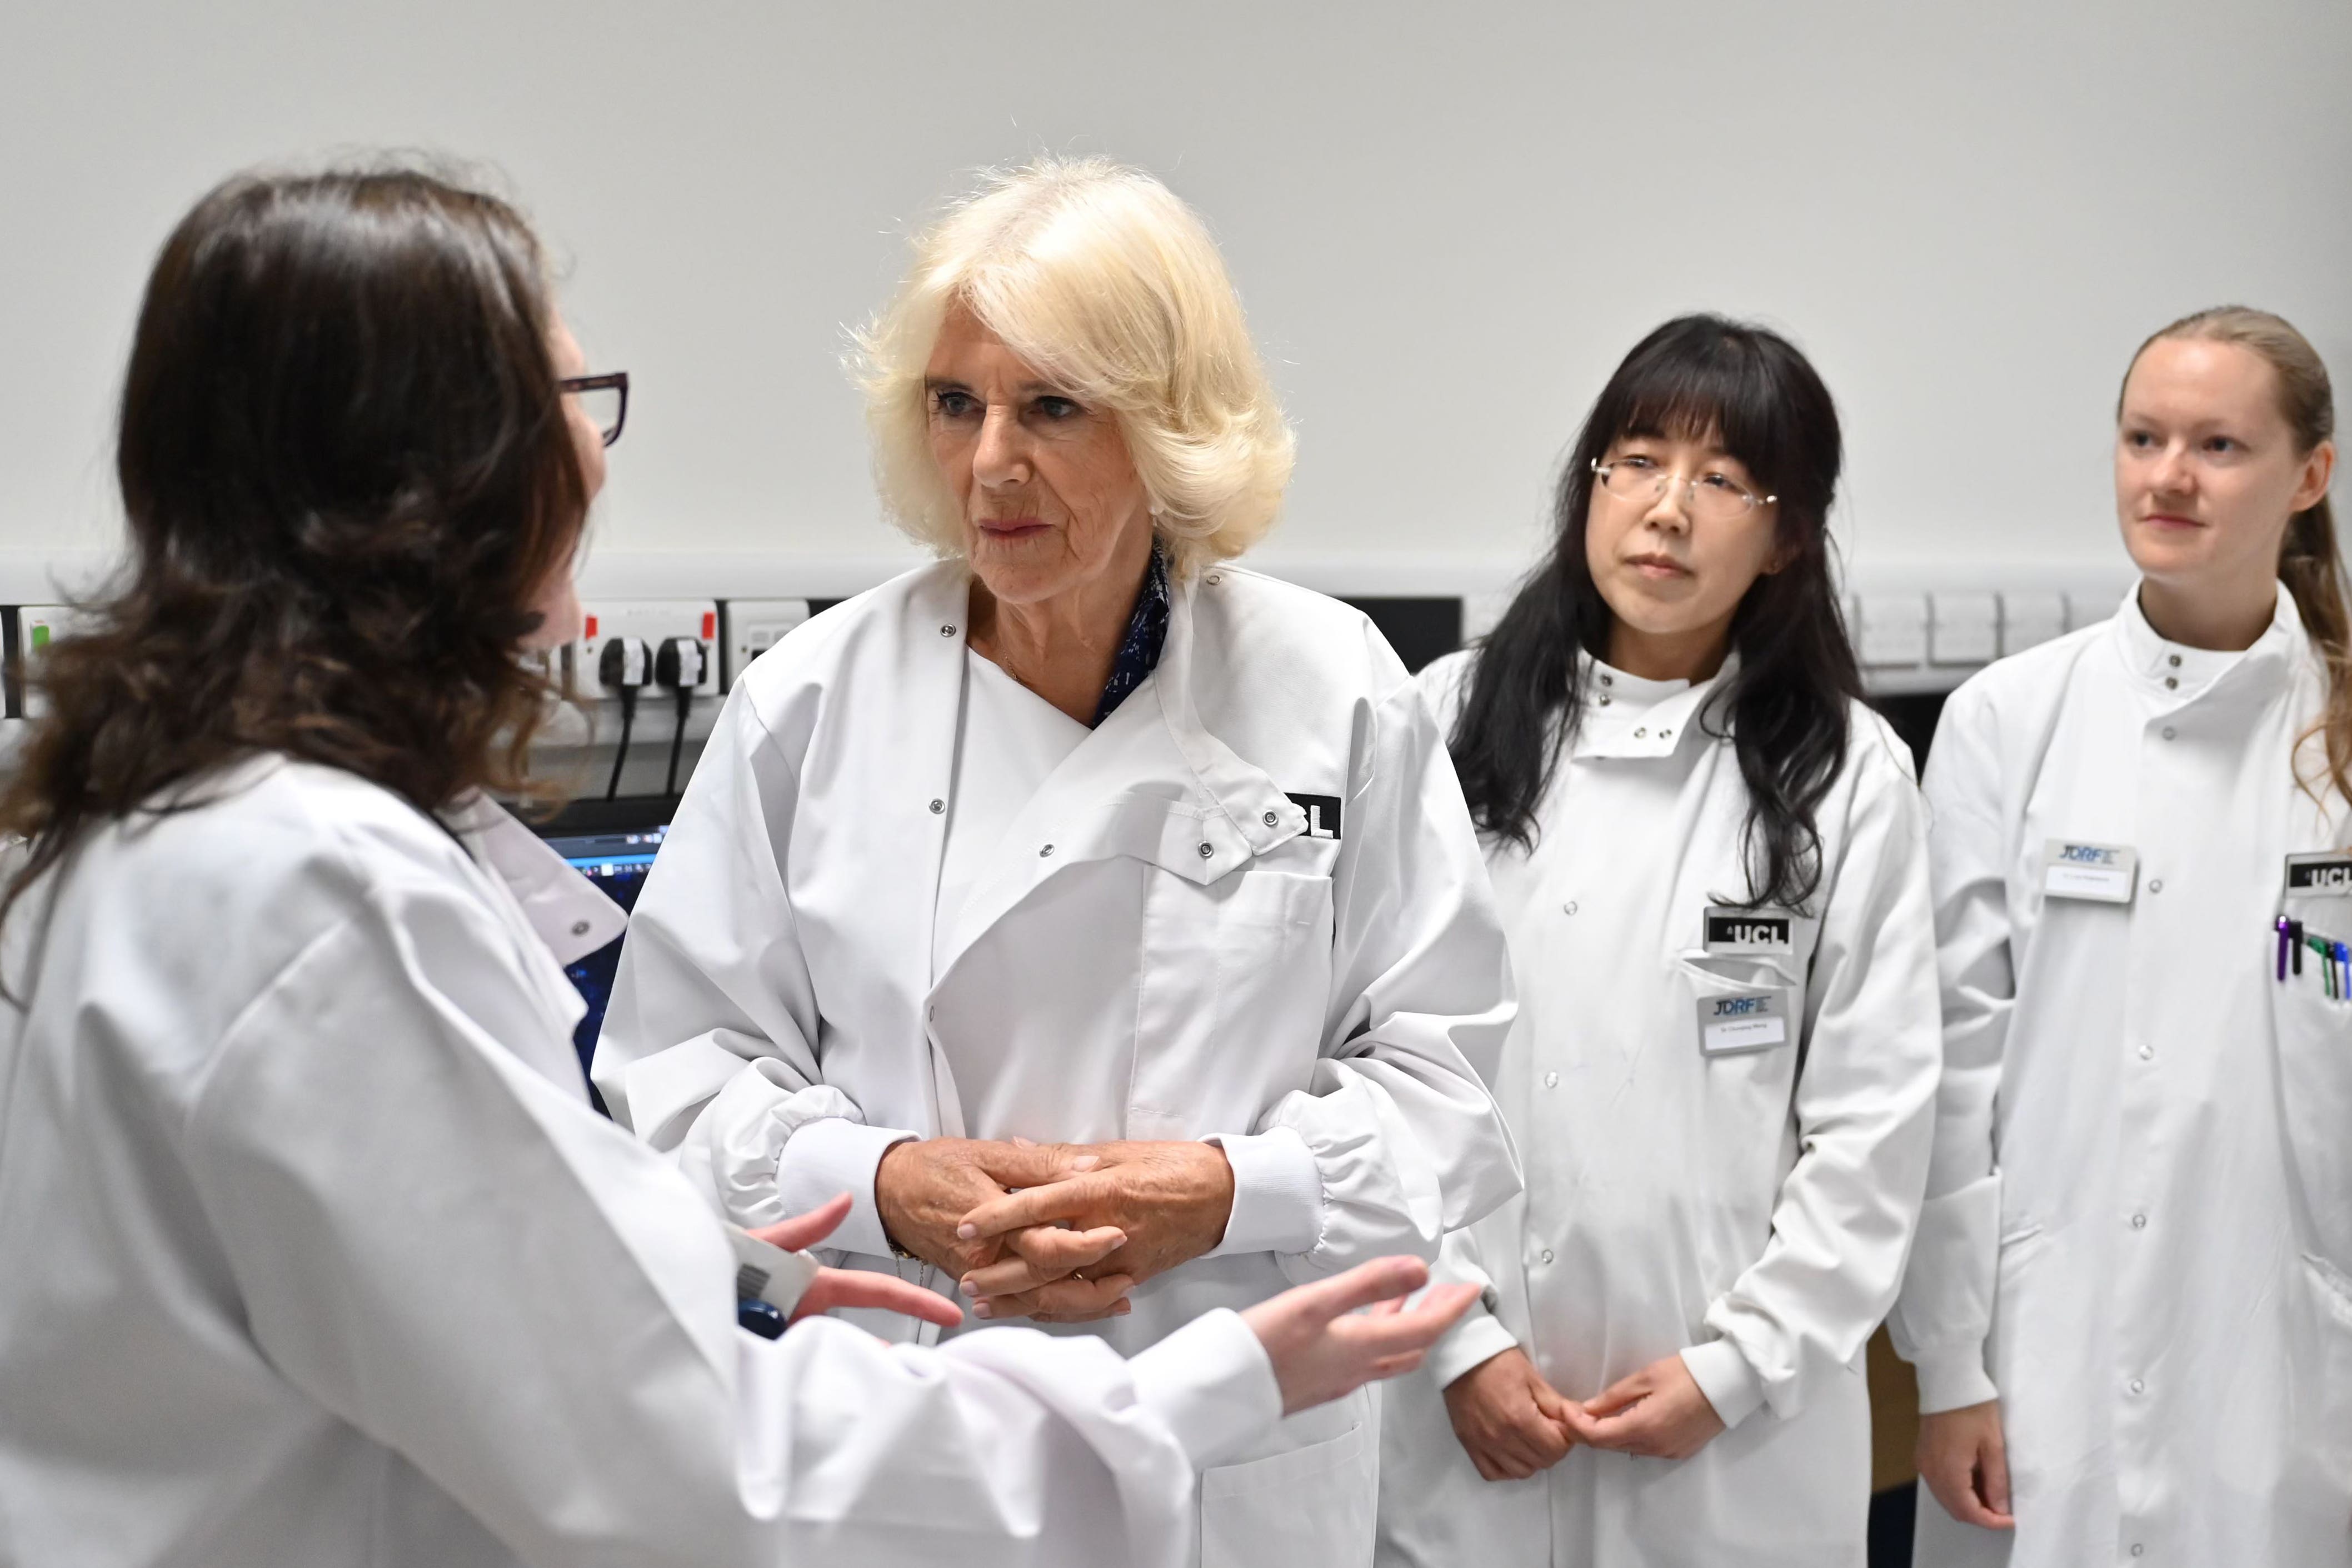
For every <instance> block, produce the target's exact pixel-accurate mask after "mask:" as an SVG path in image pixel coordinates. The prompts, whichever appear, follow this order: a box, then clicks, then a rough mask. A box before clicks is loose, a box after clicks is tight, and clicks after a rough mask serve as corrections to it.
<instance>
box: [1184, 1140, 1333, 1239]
mask: <svg viewBox="0 0 2352 1568" xmlns="http://www.w3.org/2000/svg"><path fill="white" fill-rule="evenodd" d="M1201 1142H1203V1143H1214V1144H1217V1145H1219V1146H1220V1147H1222V1148H1223V1150H1224V1152H1225V1159H1226V1161H1227V1162H1228V1163H1231V1164H1232V1166H1233V1168H1234V1208H1233V1213H1232V1214H1230V1215H1227V1216H1226V1218H1225V1237H1224V1239H1223V1241H1220V1242H1219V1243H1217V1245H1216V1246H1215V1247H1213V1248H1211V1249H1210V1252H1209V1256H1210V1257H1211V1258H1225V1257H1230V1256H1232V1255H1234V1254H1235V1253H1243V1252H1279V1253H1291V1254H1297V1253H1302V1252H1312V1251H1313V1250H1314V1249H1315V1244H1316V1243H1317V1242H1318V1241H1320V1240H1321V1239H1322V1238H1323V1176H1322V1173H1320V1172H1318V1170H1316V1168H1315V1156H1314V1154H1313V1153H1312V1152H1309V1151H1308V1149H1307V1140H1306V1139H1304V1138H1302V1137H1300V1136H1299V1135H1298V1133H1297V1131H1295V1130H1294V1129H1291V1128H1288V1127H1277V1128H1275V1129H1274V1130H1273V1131H1270V1132H1250V1133H1241V1132H1220V1133H1213V1134H1212V1135H1210V1136H1209V1137H1206V1138H1203V1139H1202V1140H1201Z"/></svg>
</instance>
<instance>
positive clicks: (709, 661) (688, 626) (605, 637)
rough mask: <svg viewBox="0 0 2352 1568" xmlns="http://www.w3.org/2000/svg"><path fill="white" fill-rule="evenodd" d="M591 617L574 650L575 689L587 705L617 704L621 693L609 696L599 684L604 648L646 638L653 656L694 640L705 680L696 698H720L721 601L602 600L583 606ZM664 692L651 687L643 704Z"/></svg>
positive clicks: (641, 698) (698, 684) (644, 694)
mask: <svg viewBox="0 0 2352 1568" xmlns="http://www.w3.org/2000/svg"><path fill="white" fill-rule="evenodd" d="M581 609H582V610H583V612H584V613H585V615H586V617H587V619H586V624H585V626H584V627H583V632H584V635H583V637H581V638H580V640H579V641H578V642H575V643H573V644H572V689H573V690H574V691H576V692H578V693H579V695H580V699H581V700H582V701H583V702H593V701H596V700H600V699H604V698H607V697H610V698H612V699H613V700H615V701H617V700H619V693H617V692H608V691H606V690H605V689H604V682H603V681H601V680H599V679H597V678H596V665H597V660H598V658H600V656H601V655H602V654H603V653H604V644H605V643H606V642H608V641H610V640H611V639H612V638H614V637H640V638H643V639H644V641H645V645H646V651H647V652H648V654H651V653H655V652H657V651H659V649H660V647H661V645H662V644H663V643H664V642H665V641H667V639H668V638H671V637H692V638H694V639H695V640H697V641H698V642H699V643H701V644H702V647H703V653H704V658H703V660H702V679H700V680H699V681H698V682H696V684H695V688H694V690H695V695H697V696H698V697H699V696H713V697H715V696H717V695H718V694H719V658H718V652H719V601H717V600H716V599H597V600H594V601H593V602H591V603H588V604H584V605H581ZM659 692H660V688H658V687H653V686H648V687H646V689H645V690H644V691H643V692H642V693H640V695H639V698H638V700H639V701H646V700H650V699H651V698H652V697H653V696H655V695H656V694H657V693H659Z"/></svg>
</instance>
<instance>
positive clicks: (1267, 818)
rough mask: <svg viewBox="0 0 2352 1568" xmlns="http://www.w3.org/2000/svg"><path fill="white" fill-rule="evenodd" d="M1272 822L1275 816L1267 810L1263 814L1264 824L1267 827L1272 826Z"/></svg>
mask: <svg viewBox="0 0 2352 1568" xmlns="http://www.w3.org/2000/svg"><path fill="white" fill-rule="evenodd" d="M1274 824H1275V816H1274V813H1272V812H1270V811H1269V812H1267V813H1266V814H1265V825H1266V826H1268V827H1272V826H1274Z"/></svg>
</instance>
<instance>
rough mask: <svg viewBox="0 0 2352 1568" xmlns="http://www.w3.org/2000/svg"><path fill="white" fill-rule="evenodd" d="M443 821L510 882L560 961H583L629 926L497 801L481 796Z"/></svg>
mask: <svg viewBox="0 0 2352 1568" xmlns="http://www.w3.org/2000/svg"><path fill="white" fill-rule="evenodd" d="M441 820H442V822H443V823H444V824H445V825H446V826H447V827H448V829H449V831H450V832H452V833H455V834H456V835H457V837H458V840H459V841H460V842H461V843H463V844H464V845H465V847H466V849H467V853H469V854H470V855H472V856H473V858H474V862H475V864H477V865H478V866H480V867H481V868H483V869H484V870H486V871H488V872H489V873H491V874H492V875H493V876H495V877H497V878H498V879H499V881H501V882H503V883H504V884H506V888H507V890H508V891H509V892H510V893H512V894H513V895H514V900H515V903H516V905H517V907H519V908H520V910H522V913H523V918H524V919H525V920H527V921H530V929H531V931H532V932H533V933H534V934H536V935H537V936H538V938H539V940H540V941H541V942H544V943H545V944H546V946H547V951H548V952H551V953H552V954H554V956H555V962H556V963H558V964H572V963H579V962H580V961H581V960H582V959H583V958H585V957H587V956H588V955H589V954H590V953H592V952H595V951H596V950H597V949H598V948H600V947H603V946H604V945H605V944H606V943H607V942H613V941H614V940H616V939H617V938H618V937H619V936H620V935H621V933H622V932H623V931H626V930H627V929H628V924H629V917H628V916H627V914H625V912H624V911H623V910H622V909H621V906H620V905H618V904H616V903H614V901H613V900H611V899H610V898H608V897H606V896H605V894H604V889H601V888H599V887H597V886H596V884H595V883H593V882H591V881H590V880H589V879H587V878H585V877H583V876H582V875H581V874H580V873H579V872H578V871H576V870H574V869H573V868H572V865H571V863H570V862H568V861H566V860H565V859H564V858H563V857H562V856H561V855H559V854H557V853H556V852H555V851H554V850H552V849H551V848H549V847H547V845H546V843H545V842H544V841H542V840H541V838H540V837H539V835H538V834H536V833H533V832H532V831H531V830H530V828H528V827H526V826H523V825H522V824H521V823H520V822H518V821H517V820H515V817H514V816H513V814H512V813H510V812H509V811H508V810H507V809H506V808H505V807H504V806H502V805H499V804H498V803H497V802H496V801H494V800H491V799H489V798H488V797H487V796H482V795H477V796H475V797H474V798H473V799H472V800H470V801H467V802H464V803H461V804H460V805H455V806H452V807H450V808H449V809H448V810H446V811H444V812H443V813H442V814H441Z"/></svg>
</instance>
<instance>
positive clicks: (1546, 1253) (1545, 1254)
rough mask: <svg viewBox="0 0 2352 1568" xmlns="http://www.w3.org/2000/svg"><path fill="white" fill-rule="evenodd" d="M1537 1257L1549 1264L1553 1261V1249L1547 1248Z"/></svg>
mask: <svg viewBox="0 0 2352 1568" xmlns="http://www.w3.org/2000/svg"><path fill="white" fill-rule="evenodd" d="M1537 1256H1538V1257H1539V1258H1542V1259H1543V1261H1545V1262H1546V1263H1549V1262H1550V1261H1551V1248H1550V1247H1545V1248H1544V1249H1543V1251H1542V1252H1540V1253H1538V1254H1537Z"/></svg>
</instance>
